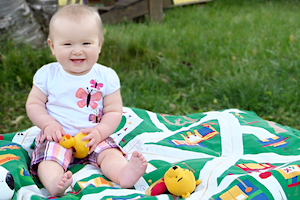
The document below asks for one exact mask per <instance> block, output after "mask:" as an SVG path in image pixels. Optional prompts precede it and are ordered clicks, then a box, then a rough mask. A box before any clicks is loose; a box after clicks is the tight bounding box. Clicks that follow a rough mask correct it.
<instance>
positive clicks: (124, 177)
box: [119, 151, 147, 188]
mask: <svg viewBox="0 0 300 200" xmlns="http://www.w3.org/2000/svg"><path fill="white" fill-rule="evenodd" d="M146 168H147V160H146V159H145V157H144V156H143V155H142V154H141V153H139V152H138V151H134V152H133V153H132V156H131V158H130V160H129V162H128V163H127V165H125V167H124V168H123V169H122V171H121V173H120V178H119V181H120V186H121V187H122V188H131V187H132V186H133V185H134V184H135V183H136V182H137V181H138V180H139V178H140V177H141V176H142V175H143V174H144V173H145V171H146Z"/></svg>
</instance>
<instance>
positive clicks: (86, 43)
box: [83, 42, 91, 45]
mask: <svg viewBox="0 0 300 200" xmlns="http://www.w3.org/2000/svg"><path fill="white" fill-rule="evenodd" d="M89 44H91V43H89V42H84V43H83V45H89Z"/></svg>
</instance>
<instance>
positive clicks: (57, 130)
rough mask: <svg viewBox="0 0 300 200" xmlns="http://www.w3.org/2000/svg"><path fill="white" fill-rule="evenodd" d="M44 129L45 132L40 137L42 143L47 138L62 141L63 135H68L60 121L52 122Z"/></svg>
mask: <svg viewBox="0 0 300 200" xmlns="http://www.w3.org/2000/svg"><path fill="white" fill-rule="evenodd" d="M43 131H44V133H43V135H42V137H41V139H40V143H42V142H44V141H45V140H48V141H54V142H60V141H61V140H62V139H61V137H62V136H63V135H66V133H65V131H64V130H63V128H62V126H61V125H60V124H59V123H58V122H53V123H50V124H49V125H47V126H46V127H45V128H44V130H43Z"/></svg>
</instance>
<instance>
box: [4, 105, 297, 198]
mask: <svg viewBox="0 0 300 200" xmlns="http://www.w3.org/2000/svg"><path fill="white" fill-rule="evenodd" d="M39 131H40V130H39V129H38V128H37V127H31V128H28V129H27V130H24V131H20V132H16V133H6V134H0V165H1V166H2V167H4V168H6V169H7V170H8V171H9V172H10V173H11V174H12V176H13V178H14V182H15V189H14V194H13V196H12V199H20V200H21V199H24V200H27V199H33V200H42V199H74V200H76V199H89V200H90V199H107V200H125V199H126V200H127V199H128V200H129V199H181V198H179V197H175V196H173V195H172V194H170V193H168V192H167V191H166V192H165V193H163V194H160V195H157V196H150V195H149V194H150V193H149V192H150V190H151V188H152V186H153V185H154V184H155V182H156V181H159V180H160V179H161V178H162V177H163V175H164V173H165V172H166V171H167V170H168V169H169V168H170V167H171V166H174V165H179V166H181V167H182V168H188V169H190V170H192V171H193V173H194V175H195V178H196V179H200V180H201V181H202V182H201V184H200V185H198V186H197V187H196V189H195V191H194V192H193V193H192V194H191V196H190V197H188V198H187V199H189V200H192V199H197V200H200V199H202V200H207V199H209V200H221V199H222V200H227V199H228V200H231V199H237V200H241V199H253V200H254V199H257V200H271V199H289V200H293V199H295V200H298V199H299V197H300V195H299V194H298V193H299V192H298V191H299V185H300V150H299V144H300V131H298V130H295V129H292V128H290V127H288V126H281V125H280V124H277V123H274V122H271V121H266V120H263V119H261V118H260V117H258V116H257V115H256V114H255V113H254V112H250V111H242V110H238V109H228V110H222V111H210V112H205V113H195V114H191V115H187V116H174V115H167V114H161V113H153V112H150V111H147V110H142V109H136V108H128V107H124V109H123V118H122V121H121V123H120V125H119V127H118V129H117V130H116V131H115V133H114V134H113V135H112V137H113V138H114V139H115V141H116V142H117V143H118V144H119V146H120V148H121V149H122V151H123V152H124V153H125V154H126V158H128V159H129V158H130V156H131V154H132V152H133V151H135V150H138V151H140V152H142V153H143V155H144V156H145V158H146V159H147V161H148V167H147V170H146V173H145V174H144V175H143V177H141V178H140V179H139V181H138V182H137V183H136V184H135V185H134V187H133V188H131V189H122V188H120V187H119V186H118V185H117V184H115V183H113V182H111V181H110V180H109V179H107V178H106V177H104V176H103V175H102V173H101V171H100V170H99V169H97V168H96V167H94V166H92V165H76V166H74V167H72V168H71V169H70V170H71V171H72V172H73V183H72V185H71V186H70V187H69V188H68V189H67V193H66V195H65V196H63V197H59V198H55V197H50V196H49V194H48V192H47V191H46V190H45V188H43V186H42V185H41V183H40V182H39V180H38V178H37V177H34V176H32V175H31V174H30V173H29V170H28V168H29V164H30V157H31V153H32V151H33V143H34V139H35V137H36V135H37V134H38V133H39ZM1 181H2V180H0V184H1ZM0 191H1V188H0Z"/></svg>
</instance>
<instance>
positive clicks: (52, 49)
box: [47, 38, 55, 55]
mask: <svg viewBox="0 0 300 200" xmlns="http://www.w3.org/2000/svg"><path fill="white" fill-rule="evenodd" d="M47 42H48V45H49V47H50V49H51V52H52V54H53V55H55V51H54V44H53V42H52V41H51V39H50V38H48V39H47Z"/></svg>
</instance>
